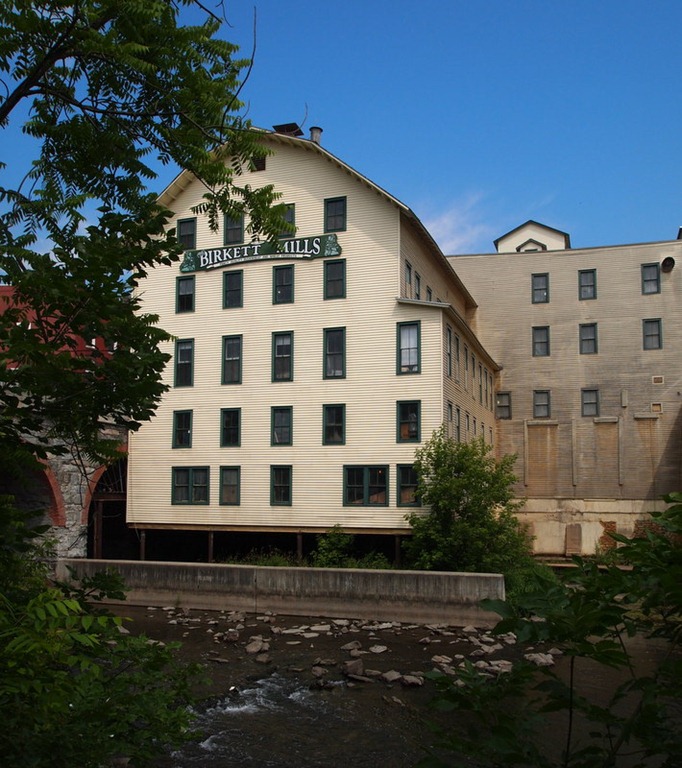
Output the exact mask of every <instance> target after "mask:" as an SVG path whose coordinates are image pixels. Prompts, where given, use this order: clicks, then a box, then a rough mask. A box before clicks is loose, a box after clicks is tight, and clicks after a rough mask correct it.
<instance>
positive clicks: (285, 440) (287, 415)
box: [270, 405, 294, 445]
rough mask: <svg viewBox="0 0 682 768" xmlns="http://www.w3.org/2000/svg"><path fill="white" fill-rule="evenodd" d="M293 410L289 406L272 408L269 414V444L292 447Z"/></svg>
mask: <svg viewBox="0 0 682 768" xmlns="http://www.w3.org/2000/svg"><path fill="white" fill-rule="evenodd" d="M293 418H294V409H293V408H292V407H291V406H290V405H278V406H273V407H272V409H271V412H270V444H271V445H292V443H293V431H292V429H293Z"/></svg>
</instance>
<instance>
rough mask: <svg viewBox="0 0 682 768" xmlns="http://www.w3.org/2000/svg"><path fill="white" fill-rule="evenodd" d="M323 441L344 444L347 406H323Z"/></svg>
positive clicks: (330, 443) (329, 443)
mask: <svg viewBox="0 0 682 768" xmlns="http://www.w3.org/2000/svg"><path fill="white" fill-rule="evenodd" d="M322 421H323V424H322V443H323V444H324V445H344V444H345V442H346V406H345V405H338V404H337V405H323V406H322Z"/></svg>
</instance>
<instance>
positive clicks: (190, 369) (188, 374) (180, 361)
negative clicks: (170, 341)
mask: <svg viewBox="0 0 682 768" xmlns="http://www.w3.org/2000/svg"><path fill="white" fill-rule="evenodd" d="M173 369H174V378H173V385H174V386H175V387H192V386H194V339H176V340H175V358H174V366H173Z"/></svg>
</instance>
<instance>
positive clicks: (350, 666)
mask: <svg viewBox="0 0 682 768" xmlns="http://www.w3.org/2000/svg"><path fill="white" fill-rule="evenodd" d="M342 671H343V674H344V675H346V676H348V677H350V676H351V675H363V674H364V671H365V665H364V664H363V662H362V659H351V660H350V661H344V662H343V668H342Z"/></svg>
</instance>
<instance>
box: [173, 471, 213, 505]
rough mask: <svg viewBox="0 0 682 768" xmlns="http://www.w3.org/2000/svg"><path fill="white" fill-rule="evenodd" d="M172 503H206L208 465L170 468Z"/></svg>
mask: <svg viewBox="0 0 682 768" xmlns="http://www.w3.org/2000/svg"><path fill="white" fill-rule="evenodd" d="M171 471H172V477H173V485H172V496H171V503H172V504H208V499H209V496H208V477H209V469H208V467H173V468H172V470H171Z"/></svg>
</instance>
